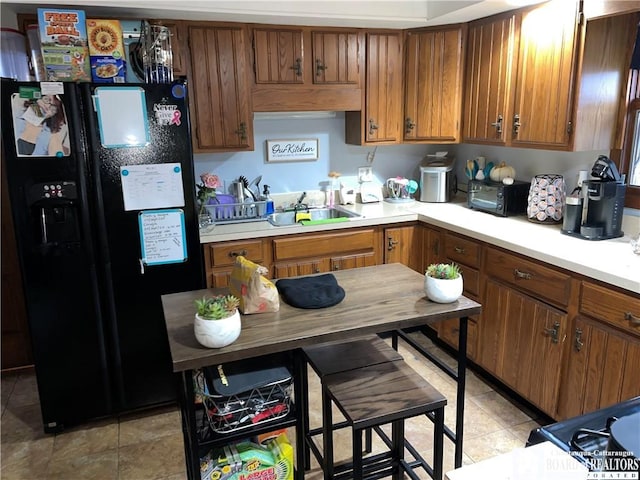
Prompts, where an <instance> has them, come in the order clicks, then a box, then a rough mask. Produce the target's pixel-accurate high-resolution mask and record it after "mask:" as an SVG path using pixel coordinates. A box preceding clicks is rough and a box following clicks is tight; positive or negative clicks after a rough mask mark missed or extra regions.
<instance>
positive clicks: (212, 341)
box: [193, 295, 241, 348]
mask: <svg viewBox="0 0 640 480" xmlns="http://www.w3.org/2000/svg"><path fill="white" fill-rule="evenodd" d="M239 303H240V302H239V300H238V298H237V297H235V296H234V295H217V296H214V297H209V298H207V297H203V298H202V299H201V300H196V316H195V321H194V325H193V330H194V333H195V335H196V340H198V342H199V343H200V344H201V345H203V346H205V347H209V348H221V347H225V346H227V345H229V344H231V343H233V342H235V341H236V340H237V339H238V337H239V336H240V327H241V325H240V312H239V311H238V305H239Z"/></svg>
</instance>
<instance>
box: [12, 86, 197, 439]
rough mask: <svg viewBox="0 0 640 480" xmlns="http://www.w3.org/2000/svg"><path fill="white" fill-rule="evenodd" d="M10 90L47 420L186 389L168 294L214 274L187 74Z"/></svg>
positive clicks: (19, 224) (60, 421) (133, 406)
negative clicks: (178, 379)
mask: <svg viewBox="0 0 640 480" xmlns="http://www.w3.org/2000/svg"><path fill="white" fill-rule="evenodd" d="M1 96H2V145H3V155H4V165H5V168H6V173H7V178H8V184H9V194H10V199H11V207H12V213H13V219H14V222H15V235H16V240H17V245H18V256H19V260H20V264H21V270H22V277H23V282H24V292H25V301H26V307H27V313H28V323H29V330H30V335H31V342H32V347H33V356H34V363H35V371H36V376H37V383H38V391H39V396H40V404H41V409H42V419H43V423H44V430H45V431H46V432H55V431H59V430H61V429H63V428H65V427H66V426H70V425H76V424H79V423H82V422H85V421H87V420H91V419H95V418H100V417H105V416H112V415H117V414H119V413H122V412H129V411H135V410H138V409H143V408H146V407H151V406H154V405H161V404H166V403H170V402H173V401H175V399H176V395H177V389H176V384H175V379H174V376H173V374H172V366H171V357H170V353H169V347H168V340H167V334H166V329H165V326H164V315H163V311H162V305H161V301H160V296H161V295H163V294H166V293H174V292H180V291H187V290H194V289H200V288H204V286H205V284H204V273H203V270H204V269H203V262H202V258H201V257H202V256H201V246H200V241H199V234H198V222H197V212H196V206H195V204H196V197H195V187H194V172H193V154H192V150H191V136H190V124H189V115H188V111H187V92H186V85H185V83H184V82H175V83H173V84H140V85H134V84H121V85H115V84H110V85H105V84H74V83H57V82H42V83H23V82H16V81H12V80H6V79H3V80H2V90H1Z"/></svg>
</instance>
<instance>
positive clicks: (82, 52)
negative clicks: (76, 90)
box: [38, 8, 91, 82]
mask: <svg viewBox="0 0 640 480" xmlns="http://www.w3.org/2000/svg"><path fill="white" fill-rule="evenodd" d="M38 25H39V28H40V42H41V50H42V58H43V60H44V67H45V77H46V80H47V81H59V82H77V81H87V82H88V81H91V70H90V67H89V49H88V48H87V28H86V25H85V15H84V11H83V10H63V9H59V8H39V9H38Z"/></svg>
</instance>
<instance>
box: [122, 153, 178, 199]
mask: <svg viewBox="0 0 640 480" xmlns="http://www.w3.org/2000/svg"><path fill="white" fill-rule="evenodd" d="M120 178H121V179H122V196H123V199H124V209H125V210H127V211H130V210H145V209H150V208H170V207H184V190H183V189H182V167H181V166H180V164H179V163H158V164H151V165H126V166H122V167H120Z"/></svg>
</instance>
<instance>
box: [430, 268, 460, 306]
mask: <svg viewBox="0 0 640 480" xmlns="http://www.w3.org/2000/svg"><path fill="white" fill-rule="evenodd" d="M424 291H425V293H426V294H427V297H428V298H429V300H431V301H433V302H437V303H451V302H455V301H456V300H457V299H458V297H459V296H460V295H462V273H461V272H460V267H459V266H458V265H456V264H455V263H432V264H431V265H429V267H428V268H427V271H426V272H425V274H424Z"/></svg>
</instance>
